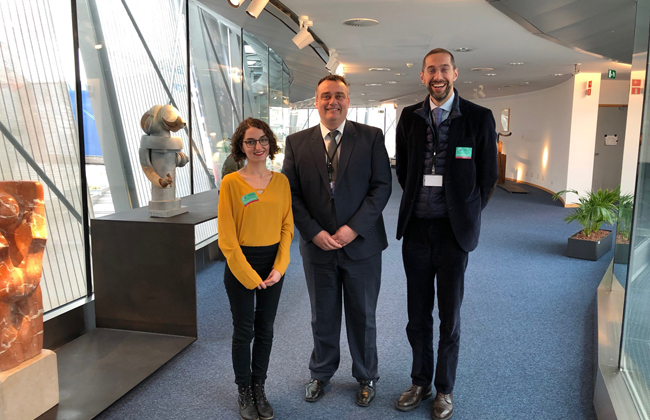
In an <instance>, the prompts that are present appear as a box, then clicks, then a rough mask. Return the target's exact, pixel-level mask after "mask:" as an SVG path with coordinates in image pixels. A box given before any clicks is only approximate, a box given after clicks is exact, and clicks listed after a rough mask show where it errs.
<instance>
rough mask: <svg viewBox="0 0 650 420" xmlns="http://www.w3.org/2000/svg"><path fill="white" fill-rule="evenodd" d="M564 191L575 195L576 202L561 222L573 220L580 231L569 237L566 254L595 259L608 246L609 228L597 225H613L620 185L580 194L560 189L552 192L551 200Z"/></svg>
mask: <svg viewBox="0 0 650 420" xmlns="http://www.w3.org/2000/svg"><path fill="white" fill-rule="evenodd" d="M568 192H570V193H574V194H576V195H577V196H578V202H579V203H578V207H576V208H574V209H573V212H571V213H570V214H569V215H568V216H567V217H565V218H564V221H565V222H567V223H571V222H573V221H574V220H575V221H577V222H578V223H580V225H581V226H582V230H581V231H580V232H577V233H576V234H574V235H573V236H571V237H569V239H568V243H567V256H569V257H573V258H582V259H585V260H592V261H596V260H597V259H599V258H600V257H602V256H603V255H605V253H607V251H609V250H610V249H612V236H613V235H612V231H611V230H606V229H601V228H600V227H601V226H602V225H603V224H604V223H605V224H609V225H613V224H614V222H616V215H617V203H618V199H619V196H620V187H616V188H615V189H613V190H609V189H599V190H597V191H588V192H587V193H586V194H585V195H582V196H581V195H580V194H578V192H577V191H576V190H563V191H560V192H558V193H556V194H555V195H553V200H557V199H558V198H559V197H560V195H562V194H564V193H568Z"/></svg>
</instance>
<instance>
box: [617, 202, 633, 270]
mask: <svg viewBox="0 0 650 420" xmlns="http://www.w3.org/2000/svg"><path fill="white" fill-rule="evenodd" d="M633 206H634V195H632V194H623V195H621V198H620V199H619V200H618V223H617V225H616V231H617V232H616V245H615V246H614V262H615V263H616V264H627V261H628V259H629V255H630V233H631V229H632V208H633Z"/></svg>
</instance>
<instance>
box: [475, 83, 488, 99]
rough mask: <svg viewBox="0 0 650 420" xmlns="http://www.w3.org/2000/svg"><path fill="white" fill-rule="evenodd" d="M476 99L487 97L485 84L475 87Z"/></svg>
mask: <svg viewBox="0 0 650 420" xmlns="http://www.w3.org/2000/svg"><path fill="white" fill-rule="evenodd" d="M473 96H474V99H479V98H485V92H483V85H479V86H478V89H474V95H473Z"/></svg>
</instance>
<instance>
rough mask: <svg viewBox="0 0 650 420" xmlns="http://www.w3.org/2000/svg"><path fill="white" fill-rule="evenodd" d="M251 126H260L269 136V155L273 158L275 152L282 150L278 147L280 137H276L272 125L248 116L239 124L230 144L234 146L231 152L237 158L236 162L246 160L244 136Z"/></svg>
mask: <svg viewBox="0 0 650 420" xmlns="http://www.w3.org/2000/svg"><path fill="white" fill-rule="evenodd" d="M251 127H254V128H259V129H260V130H262V131H263V132H264V135H265V136H266V137H268V138H269V157H270V158H271V159H273V158H274V157H275V154H276V153H278V152H279V151H280V148H279V147H278V139H277V138H276V137H275V134H273V131H272V130H271V127H269V125H268V124H267V123H265V122H264V121H262V120H258V119H256V118H246V119H245V120H244V121H242V122H241V123H240V124H239V126H238V127H237V129H236V130H235V133H234V134H233V135H232V139H230V145H231V147H232V150H231V154H232V157H233V159H235V162H242V161H244V160H246V152H244V136H245V135H246V130H248V129H249V128H251Z"/></svg>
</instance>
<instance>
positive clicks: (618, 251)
mask: <svg viewBox="0 0 650 420" xmlns="http://www.w3.org/2000/svg"><path fill="white" fill-rule="evenodd" d="M629 259H630V244H616V245H614V262H615V263H616V264H627V262H628V261H629Z"/></svg>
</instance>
